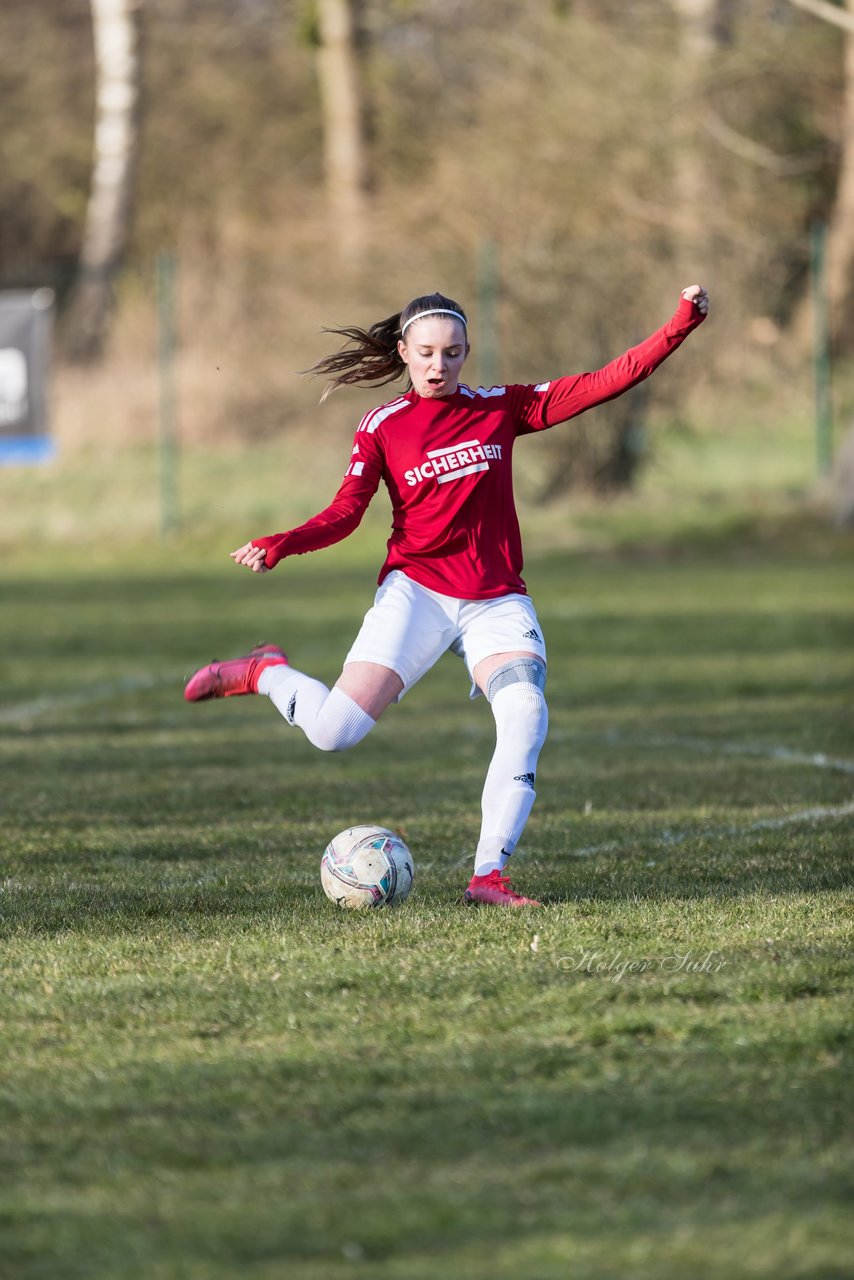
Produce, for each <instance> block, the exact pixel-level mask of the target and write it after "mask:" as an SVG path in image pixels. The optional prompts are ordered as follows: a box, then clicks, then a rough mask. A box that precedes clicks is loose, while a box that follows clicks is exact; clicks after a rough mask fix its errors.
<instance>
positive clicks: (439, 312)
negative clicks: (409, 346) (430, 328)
mask: <svg viewBox="0 0 854 1280" xmlns="http://www.w3.org/2000/svg"><path fill="white" fill-rule="evenodd" d="M425 316H456V318H457V319H458V320H462V322H463V328H464V329H466V330H468V325H467V324H466V318H465V316H461V315H460V313H459V311H451V310H450V308H449V307H434V308H433V310H432V311H419V312H418V315H417V316H410V317H409V319H408V320H407V322H406V324H405V325H403V326H402V327H401V330H400V336H401V338H402V337H403V335H404V334H405V333H406V330H407V329H408V328H409V326H410V325H411V324H412V322H413V321H414V320H423V319H424V317H425Z"/></svg>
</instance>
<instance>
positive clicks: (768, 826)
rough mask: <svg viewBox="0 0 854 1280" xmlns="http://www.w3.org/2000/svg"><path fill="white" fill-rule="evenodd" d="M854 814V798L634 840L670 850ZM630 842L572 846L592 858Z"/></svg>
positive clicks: (647, 846)
mask: <svg viewBox="0 0 854 1280" xmlns="http://www.w3.org/2000/svg"><path fill="white" fill-rule="evenodd" d="M852 814H854V800H850V801H849V802H848V803H847V804H840V805H833V806H831V805H826V806H820V807H818V808H815V809H801V810H800V811H799V812H798V813H786V814H783V816H782V817H779V818H757V820H756V821H755V822H749V823H747V825H746V826H741V827H736V826H729V827H709V828H706V829H705V830H700V831H662V832H661V833H660V834H659V835H657V836H637V837H633V840H632V843H634V844H636V845H638V846H640V847H641V848H643V849H669V848H670V847H671V846H672V845H675V844H685V842H686V841H687V840H726V839H727V838H728V837H729V838H733V837H737V836H745V835H750V834H751V832H754V831H780V830H782V829H783V828H784V827H793V826H797V825H799V824H800V823H815V822H821V821H823V820H824V819H826V818H847V817H849V816H850V815H852ZM625 849H626V842H625V841H619V840H609V841H607V843H605V844H588V845H585V846H584V847H583V848H582V849H570V851H569V856H570V857H571V858H591V857H593V856H594V854H597V853H624V852H625Z"/></svg>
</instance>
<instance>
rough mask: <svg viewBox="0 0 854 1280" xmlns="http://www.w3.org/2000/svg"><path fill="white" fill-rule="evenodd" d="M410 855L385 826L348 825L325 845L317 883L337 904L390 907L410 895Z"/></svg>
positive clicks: (412, 872)
mask: <svg viewBox="0 0 854 1280" xmlns="http://www.w3.org/2000/svg"><path fill="white" fill-rule="evenodd" d="M414 876H415V864H414V863H413V861H412V854H411V853H410V852H409V850H408V848H407V847H406V845H405V844H404V842H403V841H402V840H401V838H400V836H399V835H396V834H395V832H394V831H389V829H388V828H387V827H348V828H347V830H346V831H340V832H339V833H338V835H337V836H335V837H334V839H332V840H330V842H329V844H328V845H327V846H326V850H325V852H324V854H323V857H322V858H321V860H320V883H321V884H322V885H323V891H324V893H325V894H326V896H327V898H331V900H332V901H333V902H337V903H338V906H339V907H348V908H350V909H359V908H364V907H393V906H397V904H398V903H400V902H403V901H404V900H405V899H406V898H408V897H409V892H410V890H411V888H412V881H413V879H414Z"/></svg>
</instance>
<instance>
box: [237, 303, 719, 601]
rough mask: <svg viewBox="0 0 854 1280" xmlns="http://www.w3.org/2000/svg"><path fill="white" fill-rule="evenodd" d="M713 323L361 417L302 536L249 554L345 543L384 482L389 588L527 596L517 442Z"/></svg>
mask: <svg viewBox="0 0 854 1280" xmlns="http://www.w3.org/2000/svg"><path fill="white" fill-rule="evenodd" d="M704 319H705V316H704V315H703V314H702V313H701V312H700V311H699V310H698V308H697V307H696V306H695V305H694V303H693V302H690V301H688V300H687V299H684V298H683V299H682V300H681V301H680V304H679V306H678V308H677V310H676V313H675V314H674V316H673V318H672V319H671V320H670V321H668V323H667V324H666V325H664V326H663V327H662V328H661V329H658V330H657V331H656V332H655V333H653V334H652V335H651V336H650V337H649V338H646V339H645V340H644V341H643V342H641V343H639V345H638V346H636V347H632V348H630V350H628V351H626V352H625V353H624V354H623V355H621V356H618V357H617V359H616V360H612V361H611V362H610V364H607V365H605V367H604V368H603V369H598V370H596V371H595V372H593V373H578V374H573V375H571V376H569V377H561V378H555V379H554V380H553V381H551V382H541V383H539V384H537V385H536V386H524V385H513V386H502V387H486V388H484V387H479V388H478V389H477V390H476V391H473V390H472V389H471V388H470V387H467V386H464V385H463V384H460V385H459V386H458V388H457V390H456V391H455V392H454V393H453V395H449V396H442V397H441V398H436V399H432V398H430V397H424V396H419V395H418V393H417V392H416V391H414V390H411V391H409V392H407V393H406V394H405V395H401V396H398V397H397V398H396V399H394V400H391V401H389V403H388V404H384V405H381V406H380V407H379V408H376V409H372V410H371V411H370V412H369V413H366V414H365V416H364V418H362V421H361V422H360V423H359V426H358V429H357V430H356V434H355V438H354V440H353V452H352V455H351V461H350V465H349V466H348V468H347V471H346V473H345V475H344V480H343V482H342V484H341V487H340V488H339V490H338V492H337V493H336V495H335V497H334V498H333V499H332V502H331V503H330V504H329V506H328V507H327V508H326V509H325V510H324V511H321V512H320V514H319V515H316V516H314V517H313V518H312V519H311V520H308V521H307V522H306V523H305V524H303V525H300V526H299V528H297V529H291V530H289V531H288V532H287V533H277V534H272V535H270V536H269V537H266V538H256V539H254V540H253V543H252V545H253V546H255V547H264V548H266V551H267V555H266V564H267V565H268V566H269V567H270V568H273V566H274V565H276V564H278V562H279V561H280V560H282V559H283V558H284V557H285V556H291V555H302V554H303V553H304V552H306V551H317V550H319V548H321V547H328V546H331V544H332V543H334V542H340V541H341V539H342V538H346V537H347V536H348V534H351V533H352V532H353V530H354V529H355V528H356V527H357V526H358V524H359V522H360V521H361V519H362V516H363V515H364V514H365V511H366V510H367V507H368V504H369V503H370V501H371V499H372V498H373V496H374V494H375V493H376V491H377V488H378V486H379V483H380V480H382V481H383V482H384V484H385V486H386V488H387V489H388V492H389V496H390V498H391V506H392V529H391V537H390V538H389V541H388V555H387V556H386V560H385V563H384V564H383V566H382V569H381V570H380V575H379V581H380V582H382V581H383V579H384V578H385V577H386V575H387V574H389V573H390V572H391V571H392V570H393V569H402V570H403V572H404V573H406V574H407V575H408V577H410V578H412V579H413V580H414V581H415V582H418V583H420V584H421V585H422V586H424V587H429V588H430V589H431V590H433V591H440V592H442V593H443V594H444V595H449V596H454V597H456V598H458V599H462V600H485V599H490V598H492V597H494V596H502V595H506V594H507V593H508V592H512V591H518V592H524V591H525V583H524V582H523V580H522V576H521V572H522V540H521V535H520V532H519V520H518V517H517V515H516V504H515V502H514V498H513V478H512V470H511V468H512V460H513V445H514V442H515V440H516V438H517V436H523V435H529V434H530V433H531V432H534V431H544V430H546V429H547V428H548V427H553V426H555V425H556V424H557V423H559V422H565V421H567V419H569V418H574V417H576V416H577V415H578V414H579V413H583V412H584V410H585V409H590V408H591V407H592V406H593V405H597V404H602V403H604V402H605V401H606V400H613V399H614V398H615V397H616V396H619V395H621V394H622V393H623V392H624V391H628V389H629V388H630V387H633V386H635V385H636V384H637V383H639V382H642V381H643V379H644V378H647V377H649V375H650V374H651V373H652V372H653V370H654V369H656V368H657V367H658V365H660V364H661V362H662V361H663V360H665V359H666V358H667V356H669V355H670V354H671V352H673V351H675V350H676V348H677V347H678V346H680V345H681V343H682V342H683V341H684V340H685V338H686V337H687V336H688V334H689V333H690V332H691V330H692V329H696V327H697V326H698V325H699V324H700V323H701V322H702V321H703V320H704Z"/></svg>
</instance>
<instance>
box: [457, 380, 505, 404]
mask: <svg viewBox="0 0 854 1280" xmlns="http://www.w3.org/2000/svg"><path fill="white" fill-rule="evenodd" d="M457 390H458V391H459V392H461V393H462V395H464V396H468V398H469V400H474V399H475V398H476V397H477V396H480V397H481V399H483V400H488V399H490V398H491V397H492V396H503V395H505V394H506V392H507V388H506V387H478V389H477V391H472V389H471V387H467V386H466V385H465V383H462V382H461V383H460V385H459V386H458V387H457Z"/></svg>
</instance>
